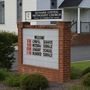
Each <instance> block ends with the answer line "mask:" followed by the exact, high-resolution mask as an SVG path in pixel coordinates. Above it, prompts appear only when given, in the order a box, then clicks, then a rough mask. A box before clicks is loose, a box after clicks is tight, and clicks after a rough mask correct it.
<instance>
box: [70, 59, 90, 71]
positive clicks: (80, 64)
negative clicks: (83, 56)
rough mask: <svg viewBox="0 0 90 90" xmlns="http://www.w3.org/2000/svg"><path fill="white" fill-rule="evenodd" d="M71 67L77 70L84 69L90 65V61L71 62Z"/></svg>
mask: <svg viewBox="0 0 90 90" xmlns="http://www.w3.org/2000/svg"><path fill="white" fill-rule="evenodd" d="M71 66H72V67H75V68H77V69H79V70H84V69H86V68H87V67H90V61H82V62H73V63H72V64H71Z"/></svg>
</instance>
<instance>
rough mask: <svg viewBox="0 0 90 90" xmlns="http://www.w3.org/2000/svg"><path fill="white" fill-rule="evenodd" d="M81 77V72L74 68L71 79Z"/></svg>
mask: <svg viewBox="0 0 90 90" xmlns="http://www.w3.org/2000/svg"><path fill="white" fill-rule="evenodd" d="M80 76H81V70H79V69H77V68H74V67H72V68H71V79H78V78H80Z"/></svg>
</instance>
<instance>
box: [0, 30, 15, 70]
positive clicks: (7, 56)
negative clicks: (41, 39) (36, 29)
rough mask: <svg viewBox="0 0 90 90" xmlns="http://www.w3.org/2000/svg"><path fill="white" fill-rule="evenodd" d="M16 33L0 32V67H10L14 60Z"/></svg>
mask: <svg viewBox="0 0 90 90" xmlns="http://www.w3.org/2000/svg"><path fill="white" fill-rule="evenodd" d="M16 42H17V35H15V34H14V33H9V32H0V68H7V69H10V68H11V66H12V63H13V62H14V59H15V58H14V51H15V48H14V43H16Z"/></svg>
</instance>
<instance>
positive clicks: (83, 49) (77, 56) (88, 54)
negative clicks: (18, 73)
mask: <svg viewBox="0 0 90 90" xmlns="http://www.w3.org/2000/svg"><path fill="white" fill-rule="evenodd" d="M14 55H15V58H16V59H15V63H14V64H13V67H12V68H13V69H14V70H17V68H18V52H17V51H15V53H14ZM82 60H90V46H78V47H71V61H72V62H76V61H82Z"/></svg>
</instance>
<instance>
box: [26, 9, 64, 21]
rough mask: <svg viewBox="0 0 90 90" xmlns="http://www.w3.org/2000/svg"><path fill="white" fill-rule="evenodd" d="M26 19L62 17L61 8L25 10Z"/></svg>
mask: <svg viewBox="0 0 90 90" xmlns="http://www.w3.org/2000/svg"><path fill="white" fill-rule="evenodd" d="M25 19H26V20H46V19H48V20H49V19H50V20H51V19H54V20H55V19H62V10H43V11H26V12H25Z"/></svg>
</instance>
